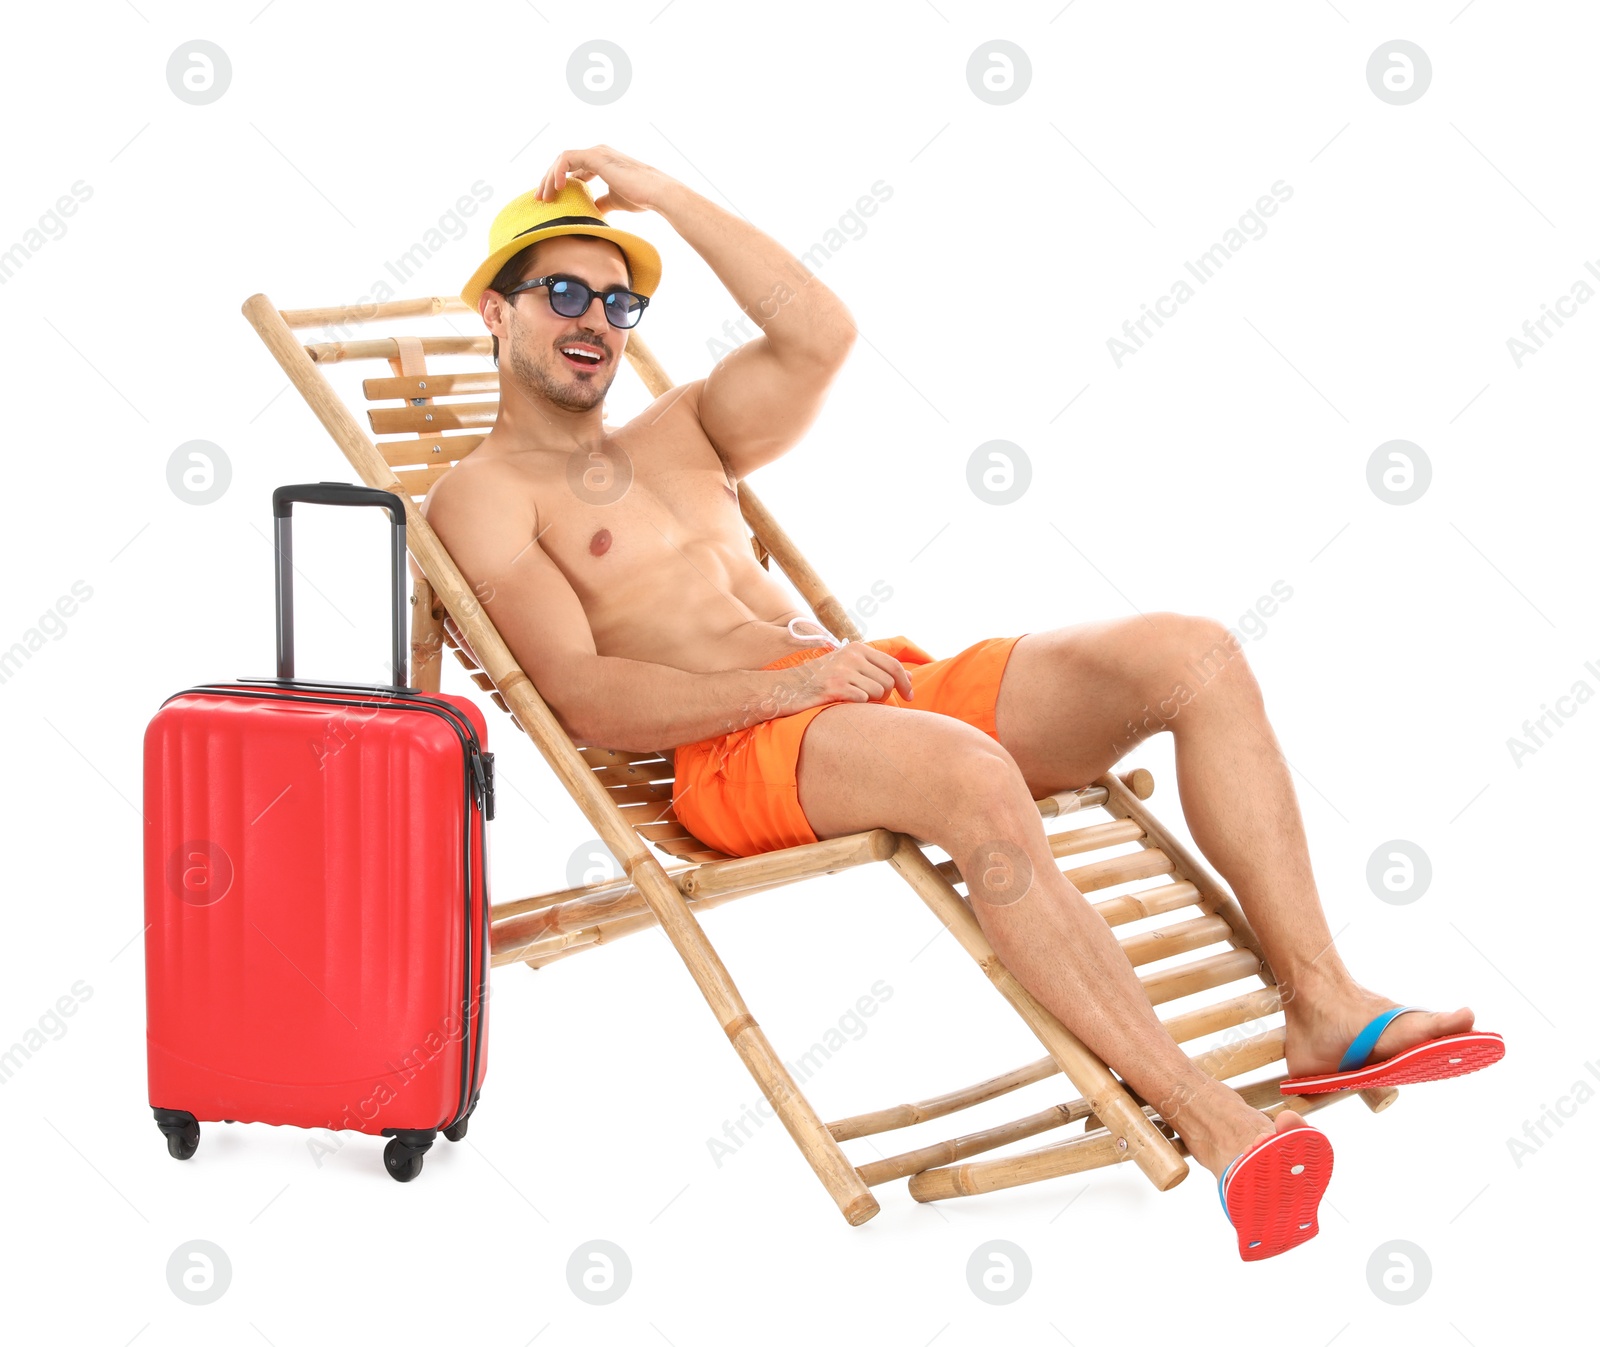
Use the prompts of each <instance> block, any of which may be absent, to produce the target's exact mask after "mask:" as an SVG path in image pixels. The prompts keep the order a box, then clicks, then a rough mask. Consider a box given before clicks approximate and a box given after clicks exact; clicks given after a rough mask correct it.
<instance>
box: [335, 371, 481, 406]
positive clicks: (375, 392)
mask: <svg viewBox="0 0 1600 1347" xmlns="http://www.w3.org/2000/svg"><path fill="white" fill-rule="evenodd" d="M361 391H362V393H364V394H365V395H366V398H367V401H368V402H384V401H387V400H389V399H391V398H447V397H450V396H452V395H456V394H462V393H498V392H499V391H500V371H499V370H478V371H474V372H473V373H470V374H400V375H396V376H394V377H393V378H388V379H363V380H362V381H361Z"/></svg>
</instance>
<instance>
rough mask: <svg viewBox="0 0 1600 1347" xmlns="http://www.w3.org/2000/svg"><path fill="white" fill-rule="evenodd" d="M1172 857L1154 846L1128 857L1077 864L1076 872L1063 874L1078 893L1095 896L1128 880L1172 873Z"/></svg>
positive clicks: (1114, 857)
mask: <svg viewBox="0 0 1600 1347" xmlns="http://www.w3.org/2000/svg"><path fill="white" fill-rule="evenodd" d="M1172 868H1173V867H1172V858H1171V857H1170V856H1168V855H1167V854H1166V853H1165V852H1163V851H1160V850H1158V849H1157V848H1155V847H1144V848H1142V849H1141V850H1139V851H1135V852H1133V853H1131V854H1129V855H1127V856H1112V857H1111V858H1109V859H1108V860H1103V861H1095V862H1094V863H1093V864H1091V865H1080V866H1078V867H1077V869H1075V870H1067V871H1064V872H1063V873H1065V875H1066V877H1067V878H1068V879H1069V880H1071V881H1072V883H1073V885H1074V886H1075V887H1076V888H1077V890H1078V892H1079V893H1094V892H1095V891H1096V890H1099V889H1109V888H1111V887H1112V886H1113V885H1115V884H1125V883H1126V882H1127V881H1128V880H1130V879H1149V878H1151V877H1152V876H1154V875H1169V874H1171V873H1172Z"/></svg>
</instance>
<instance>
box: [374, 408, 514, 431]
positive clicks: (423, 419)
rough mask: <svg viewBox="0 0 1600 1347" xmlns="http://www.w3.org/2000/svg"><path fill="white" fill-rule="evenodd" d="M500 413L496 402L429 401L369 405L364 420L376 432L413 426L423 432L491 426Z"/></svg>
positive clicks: (408, 428)
mask: <svg viewBox="0 0 1600 1347" xmlns="http://www.w3.org/2000/svg"><path fill="white" fill-rule="evenodd" d="M499 415H500V403H499V402H498V401H495V402H431V403H425V404H424V405H423V406H421V407H368V408H367V420H368V421H369V422H370V423H371V424H372V429H373V430H374V431H375V432H376V433H377V434H379V435H396V434H399V433H401V432H403V431H407V430H415V431H421V432H423V433H428V432H433V431H440V430H471V429H473V428H475V427H478V426H492V425H494V423H495V419H496V418H497V417H498V416H499Z"/></svg>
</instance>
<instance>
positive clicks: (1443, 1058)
mask: <svg viewBox="0 0 1600 1347" xmlns="http://www.w3.org/2000/svg"><path fill="white" fill-rule="evenodd" d="M1408 1010H1422V1011H1423V1013H1424V1014H1427V1013H1429V1012H1428V1011H1426V1010H1423V1007H1421V1006H1396V1007H1395V1008H1394V1009H1393V1010H1386V1011H1384V1012H1383V1014H1381V1015H1378V1016H1376V1017H1375V1018H1374V1019H1373V1020H1372V1022H1371V1023H1370V1024H1368V1025H1367V1027H1366V1028H1365V1029H1363V1030H1362V1031H1361V1032H1360V1033H1359V1034H1357V1035H1356V1036H1355V1039H1354V1040H1353V1041H1352V1042H1351V1044H1350V1046H1349V1047H1348V1048H1347V1049H1346V1050H1345V1054H1344V1056H1343V1057H1342V1058H1341V1059H1340V1061H1339V1069H1338V1070H1337V1071H1330V1072H1328V1073H1326V1074H1325V1075H1320V1076H1288V1077H1285V1078H1284V1079H1283V1080H1281V1081H1279V1082H1278V1088H1279V1090H1281V1091H1282V1092H1283V1093H1284V1094H1327V1093H1328V1092H1329V1091H1331V1090H1365V1089H1368V1088H1370V1087H1372V1086H1378V1085H1417V1084H1420V1083H1421V1082H1422V1081H1425V1080H1449V1079H1450V1078H1451V1077H1454V1076H1465V1075H1466V1074H1467V1073H1468V1072H1471V1071H1481V1070H1483V1068H1484V1067H1486V1066H1493V1065H1494V1064H1495V1063H1496V1062H1498V1061H1499V1060H1500V1059H1501V1058H1502V1057H1504V1056H1505V1055H1506V1043H1505V1039H1503V1038H1501V1037H1500V1035H1499V1034H1496V1033H1491V1032H1489V1031H1487V1030H1480V1029H1473V1030H1469V1031H1468V1032H1467V1033H1464V1034H1446V1035H1445V1036H1444V1037H1443V1038H1430V1039H1429V1040H1428V1041H1427V1042H1425V1043H1418V1044H1415V1045H1414V1046H1412V1047H1409V1048H1406V1049H1405V1050H1404V1051H1403V1052H1397V1053H1395V1054H1394V1056H1392V1057H1385V1058H1384V1059H1383V1060H1382V1061H1381V1062H1373V1063H1372V1064H1371V1065H1370V1066H1368V1065H1365V1064H1364V1063H1366V1061H1367V1058H1369V1057H1370V1056H1372V1050H1373V1048H1374V1047H1375V1046H1376V1045H1377V1042H1378V1037H1379V1035H1381V1034H1382V1033H1383V1031H1384V1029H1385V1028H1386V1027H1387V1026H1388V1024H1389V1021H1390V1020H1392V1019H1394V1018H1395V1017H1396V1016H1397V1015H1404V1014H1405V1013H1406V1012H1407V1011H1408Z"/></svg>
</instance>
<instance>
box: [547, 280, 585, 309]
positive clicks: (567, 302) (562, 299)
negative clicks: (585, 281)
mask: <svg viewBox="0 0 1600 1347" xmlns="http://www.w3.org/2000/svg"><path fill="white" fill-rule="evenodd" d="M592 298H594V296H592V295H591V294H590V293H589V288H588V287H587V286H585V285H578V284H576V283H575V282H573V281H554V282H552V283H551V286H550V307H551V308H552V309H554V310H555V311H556V312H557V313H559V314H560V315H561V316H562V317H563V318H576V317H578V315H579V314H582V313H585V312H587V311H588V308H589V301H590V300H591V299H592Z"/></svg>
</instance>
